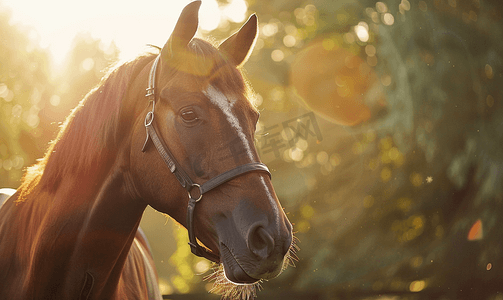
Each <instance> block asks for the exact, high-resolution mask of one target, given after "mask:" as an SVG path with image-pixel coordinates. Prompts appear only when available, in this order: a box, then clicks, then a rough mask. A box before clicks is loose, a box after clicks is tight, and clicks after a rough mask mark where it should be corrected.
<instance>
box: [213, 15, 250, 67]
mask: <svg viewBox="0 0 503 300" xmlns="http://www.w3.org/2000/svg"><path fill="white" fill-rule="evenodd" d="M257 32H258V28H257V15H255V14H253V15H251V16H250V18H249V19H248V21H246V23H245V24H244V25H243V26H242V27H241V28H240V29H239V31H237V32H236V33H234V34H233V35H231V36H230V37H229V38H227V39H226V40H225V41H223V42H222V43H221V44H220V46H219V47H218V49H220V51H222V52H224V53H225V54H226V55H227V56H228V57H229V58H231V59H232V61H233V62H234V63H235V64H236V66H241V65H243V64H244V63H245V62H246V61H247V60H248V57H249V56H250V54H251V52H252V49H253V46H254V45H255V41H256V39H257Z"/></svg>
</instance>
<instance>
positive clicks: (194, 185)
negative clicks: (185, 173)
mask: <svg viewBox="0 0 503 300" xmlns="http://www.w3.org/2000/svg"><path fill="white" fill-rule="evenodd" d="M194 187H197V188H198V189H199V197H198V198H197V199H196V198H194V197H192V195H191V193H190V192H191V191H192V189H193V188H194ZM188 193H189V198H190V199H194V200H196V202H199V200H201V198H203V193H202V191H201V186H200V185H199V184H197V183H194V184H192V186H191V188H190V190H189V191H188Z"/></svg>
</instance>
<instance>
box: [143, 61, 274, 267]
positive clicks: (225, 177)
mask: <svg viewBox="0 0 503 300" xmlns="http://www.w3.org/2000/svg"><path fill="white" fill-rule="evenodd" d="M160 57H161V55H160V54H159V55H158V56H157V58H156V59H155V61H154V63H153V65H152V68H151V69H150V75H149V78H148V88H147V94H146V95H145V96H146V97H147V98H148V99H149V102H152V110H151V111H149V112H148V113H147V115H146V116H145V128H146V130H147V138H146V140H145V144H144V145H143V148H142V152H145V150H146V148H147V146H148V144H149V141H152V143H153V144H154V146H155V148H156V149H157V152H159V154H160V155H161V158H162V159H163V160H164V162H165V163H166V165H167V166H168V168H169V170H170V171H171V173H173V174H174V175H175V177H176V179H177V180H178V182H180V184H181V185H182V187H184V188H185V189H186V190H187V192H188V195H189V204H188V207H187V230H188V232H189V245H190V249H191V251H192V253H193V254H195V255H197V256H200V257H204V258H207V259H209V260H212V261H218V259H219V257H218V256H217V255H215V254H214V253H212V252H211V251H210V250H208V249H206V248H204V247H202V246H201V245H199V243H198V242H197V240H196V236H195V234H194V210H195V208H196V203H197V202H199V201H201V199H202V197H203V194H204V193H206V192H208V191H210V190H212V189H214V188H216V187H218V186H220V185H222V184H224V183H226V182H227V181H229V180H232V179H234V178H236V177H238V176H241V175H243V174H245V173H248V172H252V171H259V172H265V173H267V175H269V177H271V172H269V169H268V168H267V166H266V165H265V164H263V163H260V162H252V163H248V164H244V165H240V166H237V167H236V168H234V169H231V170H229V171H226V172H224V173H221V174H219V175H217V176H216V177H213V178H211V179H210V180H208V181H206V182H205V183H203V184H198V183H195V182H194V181H192V179H191V178H190V177H189V175H187V173H186V172H185V171H184V170H183V168H182V167H181V165H180V164H179V163H178V161H177V160H176V159H175V157H174V156H173V154H172V153H171V151H170V150H169V148H168V147H167V145H166V143H165V142H164V140H163V139H162V137H161V136H159V135H158V134H157V131H156V129H155V127H156V126H155V123H154V109H155V75H156V71H157V65H158V63H159V59H160Z"/></svg>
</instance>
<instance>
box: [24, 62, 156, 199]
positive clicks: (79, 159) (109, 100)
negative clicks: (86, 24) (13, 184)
mask: <svg viewBox="0 0 503 300" xmlns="http://www.w3.org/2000/svg"><path fill="white" fill-rule="evenodd" d="M153 57H154V55H144V56H139V57H137V58H136V59H134V60H131V61H129V62H126V63H124V64H122V65H120V66H118V67H116V68H113V69H112V70H111V71H110V72H109V73H108V74H107V75H105V76H104V77H103V79H102V80H101V82H100V83H99V84H98V85H97V86H96V87H95V88H94V89H92V90H91V91H90V92H89V93H88V94H87V95H86V96H85V97H84V98H83V99H82V100H81V101H80V103H79V104H78V105H77V107H75V108H74V109H73V110H72V112H71V113H70V115H69V116H68V117H67V118H66V120H65V122H64V123H63V125H62V126H61V128H60V131H59V133H58V135H57V138H56V139H55V140H54V141H52V142H51V143H50V145H49V148H48V150H47V152H46V154H45V156H44V157H43V158H42V159H41V160H40V161H39V162H38V163H37V164H36V165H34V166H32V167H29V168H28V169H27V171H26V173H25V175H24V177H23V180H22V183H21V186H20V188H19V191H20V196H19V197H18V201H24V200H25V199H26V197H27V196H28V195H29V194H30V193H31V192H32V191H33V190H34V188H35V187H37V186H38V187H43V188H44V189H47V190H48V191H49V192H51V191H54V190H55V189H57V187H58V184H59V183H60V181H61V179H62V178H66V177H68V176H74V175H75V174H87V173H89V172H90V171H91V170H92V169H93V168H95V167H97V166H99V165H100V164H99V162H100V160H101V159H104V158H106V156H107V155H113V154H116V151H117V147H118V144H119V141H120V140H121V139H122V138H124V135H125V134H126V133H127V132H125V130H127V128H128V125H130V124H132V123H133V121H130V122H129V121H128V122H124V123H126V124H119V123H120V118H119V117H120V114H121V112H122V110H124V109H125V108H124V107H122V106H123V99H124V98H125V97H126V95H127V93H128V90H129V86H130V84H131V82H132V81H134V78H135V77H136V76H137V75H138V73H139V72H140V71H141V70H142V69H143V67H144V66H145V65H146V64H147V63H148V62H150V61H151V60H152V59H153Z"/></svg>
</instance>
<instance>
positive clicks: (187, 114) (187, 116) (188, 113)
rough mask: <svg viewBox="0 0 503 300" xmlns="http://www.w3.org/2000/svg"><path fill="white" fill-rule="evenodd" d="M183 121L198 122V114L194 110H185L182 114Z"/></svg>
mask: <svg viewBox="0 0 503 300" xmlns="http://www.w3.org/2000/svg"><path fill="white" fill-rule="evenodd" d="M181 115H182V119H183V120H184V121H185V122H194V121H197V120H198V117H197V115H196V113H195V112H194V111H193V110H185V111H182V113H181Z"/></svg>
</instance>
